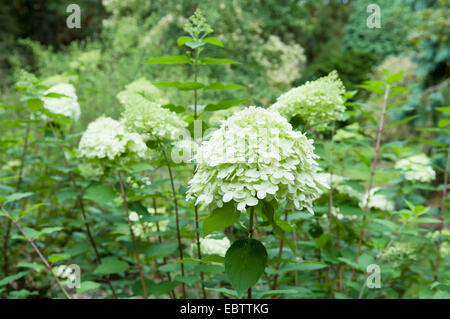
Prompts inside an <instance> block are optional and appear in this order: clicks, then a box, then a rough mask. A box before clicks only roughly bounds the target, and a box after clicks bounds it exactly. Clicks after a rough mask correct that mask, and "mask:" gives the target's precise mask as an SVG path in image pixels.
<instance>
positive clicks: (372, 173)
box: [350, 84, 391, 282]
mask: <svg viewBox="0 0 450 319" xmlns="http://www.w3.org/2000/svg"><path fill="white" fill-rule="evenodd" d="M390 89H391V86H390V85H389V84H386V89H385V91H384V97H383V109H382V111H381V116H380V123H379V125H378V130H377V141H376V146H375V156H374V158H373V162H372V169H371V171H370V179H369V187H368V189H367V201H366V205H365V207H364V215H363V220H362V225H361V230H360V232H359V240H358V251H357V252H356V258H355V262H356V263H358V259H359V256H360V254H361V245H362V240H363V236H364V230H365V223H366V219H367V215H368V213H369V202H370V191H371V190H372V187H373V179H374V176H375V169H376V167H377V164H378V155H379V153H380V146H381V134H382V133H383V126H384V117H385V115H386V107H387V101H388V97H389V92H390ZM354 275H355V267H352V275H351V277H350V282H351V281H352V280H353V277H354Z"/></svg>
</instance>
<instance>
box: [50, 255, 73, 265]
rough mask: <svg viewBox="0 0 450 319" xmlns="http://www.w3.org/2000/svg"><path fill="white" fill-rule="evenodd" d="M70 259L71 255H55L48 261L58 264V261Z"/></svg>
mask: <svg viewBox="0 0 450 319" xmlns="http://www.w3.org/2000/svg"><path fill="white" fill-rule="evenodd" d="M69 257H70V255H69V254H53V255H50V256H49V257H48V261H49V262H51V263H56V262H58V261H61V260H65V259H67V258H69Z"/></svg>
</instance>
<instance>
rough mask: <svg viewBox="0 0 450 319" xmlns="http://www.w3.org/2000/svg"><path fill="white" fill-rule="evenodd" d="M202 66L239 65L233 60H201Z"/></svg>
mask: <svg viewBox="0 0 450 319" xmlns="http://www.w3.org/2000/svg"><path fill="white" fill-rule="evenodd" d="M199 62H200V64H238V63H239V62H236V61H233V60H231V59H216V58H200V61H199Z"/></svg>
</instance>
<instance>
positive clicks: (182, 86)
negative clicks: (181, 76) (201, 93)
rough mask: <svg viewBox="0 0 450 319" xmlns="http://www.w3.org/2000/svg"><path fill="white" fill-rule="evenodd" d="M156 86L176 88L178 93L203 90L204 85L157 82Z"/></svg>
mask: <svg viewBox="0 0 450 319" xmlns="http://www.w3.org/2000/svg"><path fill="white" fill-rule="evenodd" d="M155 85H157V86H161V87H167V88H176V89H178V90H180V91H193V90H198V89H201V88H203V87H204V86H205V85H204V84H202V83H199V82H157V83H155Z"/></svg>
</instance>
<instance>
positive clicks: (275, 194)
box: [187, 106, 328, 213]
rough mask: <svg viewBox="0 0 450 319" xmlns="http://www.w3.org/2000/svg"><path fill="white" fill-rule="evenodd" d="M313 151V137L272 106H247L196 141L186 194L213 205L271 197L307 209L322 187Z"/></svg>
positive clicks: (241, 203) (245, 203)
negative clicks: (194, 166) (198, 143)
mask: <svg viewBox="0 0 450 319" xmlns="http://www.w3.org/2000/svg"><path fill="white" fill-rule="evenodd" d="M318 157H319V156H317V155H316V154H314V146H313V140H310V139H308V138H307V137H306V136H305V135H304V134H303V133H301V132H296V131H294V130H293V129H292V126H291V125H290V124H289V123H288V121H287V120H286V119H285V118H284V117H282V116H281V115H280V114H279V113H278V112H274V111H270V110H266V109H263V108H261V107H255V106H250V107H248V108H246V109H244V110H242V111H240V112H237V113H235V114H234V115H233V116H231V117H230V118H229V119H228V120H226V121H224V122H223V123H222V126H221V128H220V129H218V130H216V131H215V132H214V133H213V134H212V136H211V138H210V139H209V140H208V141H205V142H203V143H202V145H201V146H200V147H199V149H198V152H197V154H196V157H195V159H196V161H197V170H196V173H195V175H194V177H193V178H192V179H191V180H190V181H189V185H190V189H189V190H188V192H187V198H188V199H190V198H197V201H196V203H197V204H199V203H203V204H205V205H209V204H212V203H213V205H214V206H218V207H221V206H222V205H223V203H227V202H231V201H233V202H234V203H236V204H237V209H238V210H244V209H245V208H246V206H255V205H257V204H258V201H259V200H269V201H270V200H272V199H274V198H275V199H277V200H287V201H288V205H289V207H292V206H294V207H295V208H296V209H303V208H306V209H307V210H308V211H310V212H311V213H313V211H312V208H311V207H312V202H313V200H315V199H316V198H317V197H318V196H319V195H320V193H321V192H322V189H323V188H327V187H328V185H327V184H326V183H325V182H323V181H321V180H319V179H317V178H316V173H317V172H318V170H319V167H318V164H317V162H316V159H317V158H318Z"/></svg>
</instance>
